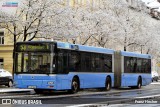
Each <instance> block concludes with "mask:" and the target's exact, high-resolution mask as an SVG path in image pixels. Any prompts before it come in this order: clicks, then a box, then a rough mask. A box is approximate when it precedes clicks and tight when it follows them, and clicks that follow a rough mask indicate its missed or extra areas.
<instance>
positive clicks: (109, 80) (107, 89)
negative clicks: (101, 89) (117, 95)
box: [105, 77, 111, 91]
mask: <svg viewBox="0 0 160 107" xmlns="http://www.w3.org/2000/svg"><path fill="white" fill-rule="evenodd" d="M110 89H111V79H110V78H109V77H107V79H106V84H105V90H106V91H109V90H110Z"/></svg>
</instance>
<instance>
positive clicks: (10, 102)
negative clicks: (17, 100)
mask: <svg viewBox="0 0 160 107" xmlns="http://www.w3.org/2000/svg"><path fill="white" fill-rule="evenodd" d="M2 104H12V100H11V99H2Z"/></svg>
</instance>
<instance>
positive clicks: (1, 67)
mask: <svg viewBox="0 0 160 107" xmlns="http://www.w3.org/2000/svg"><path fill="white" fill-rule="evenodd" d="M3 63H4V62H3V59H0V69H3Z"/></svg>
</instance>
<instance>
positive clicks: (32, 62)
mask: <svg viewBox="0 0 160 107" xmlns="http://www.w3.org/2000/svg"><path fill="white" fill-rule="evenodd" d="M16 56H17V61H16V65H17V66H16V73H28V74H52V73H54V69H55V63H54V62H55V61H54V60H55V58H54V54H53V53H49V52H48V53H46V52H44V53H43V52H18V53H16Z"/></svg>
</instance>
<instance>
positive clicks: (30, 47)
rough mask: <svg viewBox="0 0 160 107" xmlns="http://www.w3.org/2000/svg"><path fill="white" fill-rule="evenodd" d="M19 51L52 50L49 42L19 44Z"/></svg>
mask: <svg viewBox="0 0 160 107" xmlns="http://www.w3.org/2000/svg"><path fill="white" fill-rule="evenodd" d="M17 51H50V48H49V44H21V45H20V44H19V45H18V46H17Z"/></svg>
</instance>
